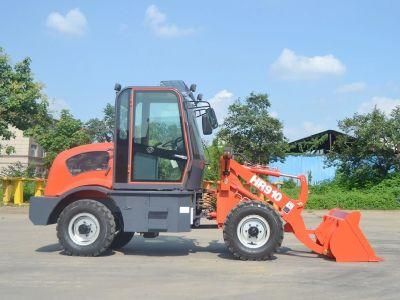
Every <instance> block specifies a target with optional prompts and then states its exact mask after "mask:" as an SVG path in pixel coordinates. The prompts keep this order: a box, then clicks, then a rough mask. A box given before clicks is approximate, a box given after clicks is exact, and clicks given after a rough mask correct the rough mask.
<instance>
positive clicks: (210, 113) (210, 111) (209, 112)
mask: <svg viewBox="0 0 400 300" xmlns="http://www.w3.org/2000/svg"><path fill="white" fill-rule="evenodd" d="M206 115H208V118H209V120H210V124H211V128H212V129H216V128H217V127H218V120H217V116H216V115H215V111H214V109H213V108H211V107H210V108H208V109H207V111H206Z"/></svg>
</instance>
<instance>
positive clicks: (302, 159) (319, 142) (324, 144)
mask: <svg viewBox="0 0 400 300" xmlns="http://www.w3.org/2000/svg"><path fill="white" fill-rule="evenodd" d="M343 135H344V133H342V132H339V131H336V130H325V131H322V132H319V133H316V134H313V135H310V136H307V137H304V138H301V139H298V140H295V141H292V142H290V143H289V146H290V148H291V151H290V154H289V155H287V156H286V159H285V161H284V162H283V163H280V162H276V163H272V164H271V166H272V167H276V168H278V169H279V170H280V171H282V172H283V173H287V174H304V175H306V176H307V177H308V181H309V183H311V184H316V183H320V182H321V181H324V180H330V179H333V178H334V177H335V173H336V168H335V167H326V166H325V159H326V154H327V153H328V152H329V151H330V150H332V147H333V144H334V143H335V141H336V139H337V138H338V137H339V136H343Z"/></svg>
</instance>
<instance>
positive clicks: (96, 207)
mask: <svg viewBox="0 0 400 300" xmlns="http://www.w3.org/2000/svg"><path fill="white" fill-rule="evenodd" d="M82 214H83V215H85V214H86V215H89V216H90V215H91V216H94V217H95V219H96V220H97V222H98V225H99V226H98V228H97V227H96V228H97V230H95V232H96V233H97V232H98V235H97V237H96V236H94V238H93V242H91V243H90V244H84V245H82V244H79V243H77V242H75V241H74V240H73V235H71V234H70V232H69V231H70V230H69V226H70V223H71V222H72V223H71V224H74V223H73V219H74V218H77V219H76V220H79V218H78V216H82ZM77 222H78V221H77ZM82 222H83V221H82ZM81 226H86V223H85V225H81ZM81 226H79V230H78V231H79V233H80V234H81ZM71 227H72V225H71ZM86 228H89V230H91V228H92V227H88V226H86V227H83V230H86ZM115 230H116V226H115V220H114V216H113V214H112V213H111V211H110V210H109V209H108V208H107V207H106V206H105V205H104V204H102V203H100V202H98V201H95V200H86V199H85V200H78V201H76V202H73V203H71V204H70V205H68V206H67V207H65V208H64V209H63V211H62V212H61V214H60V216H59V218H58V221H57V237H58V240H59V242H60V244H61V246H62V248H63V249H64V253H65V254H67V255H74V256H99V255H101V254H103V253H104V252H105V251H107V250H108V249H109V247H110V245H111V243H112V242H113V239H114V236H115ZM71 231H72V232H74V230H71ZM75 232H76V231H75ZM90 232H93V231H90ZM85 233H86V232H83V234H85Z"/></svg>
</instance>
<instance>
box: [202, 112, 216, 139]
mask: <svg viewBox="0 0 400 300" xmlns="http://www.w3.org/2000/svg"><path fill="white" fill-rule="evenodd" d="M201 126H202V129H203V134H204V135H210V134H212V132H213V129H212V126H211V122H210V118H209V117H208V114H207V113H206V114H204V115H203V116H202V117H201Z"/></svg>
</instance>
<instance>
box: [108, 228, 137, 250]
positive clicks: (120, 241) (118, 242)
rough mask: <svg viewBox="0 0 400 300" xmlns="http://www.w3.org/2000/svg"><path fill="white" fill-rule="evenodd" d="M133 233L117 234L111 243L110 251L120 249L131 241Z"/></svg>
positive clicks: (121, 232)
mask: <svg viewBox="0 0 400 300" xmlns="http://www.w3.org/2000/svg"><path fill="white" fill-rule="evenodd" d="M134 234H135V233H134V232H123V231H120V232H118V233H117V234H116V235H115V237H114V240H113V242H112V243H111V247H110V248H111V249H121V248H122V247H124V246H126V245H127V244H128V243H129V242H130V241H131V239H132V238H133V235H134Z"/></svg>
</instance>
